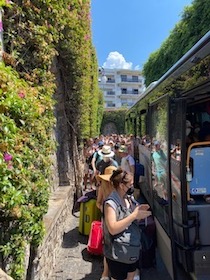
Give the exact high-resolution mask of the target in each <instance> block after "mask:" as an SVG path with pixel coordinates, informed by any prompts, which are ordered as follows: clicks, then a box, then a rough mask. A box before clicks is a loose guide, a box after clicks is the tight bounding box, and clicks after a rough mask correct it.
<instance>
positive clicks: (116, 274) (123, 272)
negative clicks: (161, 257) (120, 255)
mask: <svg viewBox="0 0 210 280" xmlns="http://www.w3.org/2000/svg"><path fill="white" fill-rule="evenodd" d="M106 261H107V264H108V267H109V272H110V274H111V277H112V278H114V279H117V280H124V279H126V278H127V274H128V272H134V271H135V270H136V269H137V268H138V267H139V263H138V261H137V262H135V263H131V264H127V263H121V262H116V261H113V260H110V259H106Z"/></svg>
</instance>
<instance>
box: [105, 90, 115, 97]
mask: <svg viewBox="0 0 210 280" xmlns="http://www.w3.org/2000/svg"><path fill="white" fill-rule="evenodd" d="M106 96H115V91H112V90H110V91H107V92H106Z"/></svg>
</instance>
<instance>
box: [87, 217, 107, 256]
mask: <svg viewBox="0 0 210 280" xmlns="http://www.w3.org/2000/svg"><path fill="white" fill-rule="evenodd" d="M87 251H88V252H89V253H91V254H94V255H102V254H103V228H102V223H101V221H93V222H92V223H91V229H90V235H89V238H88V245H87Z"/></svg>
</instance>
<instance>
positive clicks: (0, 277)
mask: <svg viewBox="0 0 210 280" xmlns="http://www.w3.org/2000/svg"><path fill="white" fill-rule="evenodd" d="M0 280H14V279H13V278H11V277H10V276H8V275H7V274H6V273H5V272H4V271H3V270H2V269H1V268H0Z"/></svg>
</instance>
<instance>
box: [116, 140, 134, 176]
mask: <svg viewBox="0 0 210 280" xmlns="http://www.w3.org/2000/svg"><path fill="white" fill-rule="evenodd" d="M119 153H120V155H121V167H122V169H123V170H125V171H127V172H131V173H132V174H133V175H134V172H135V160H134V158H133V157H132V156H131V155H130V154H129V152H128V147H127V146H125V145H122V146H120V148H119Z"/></svg>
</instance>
